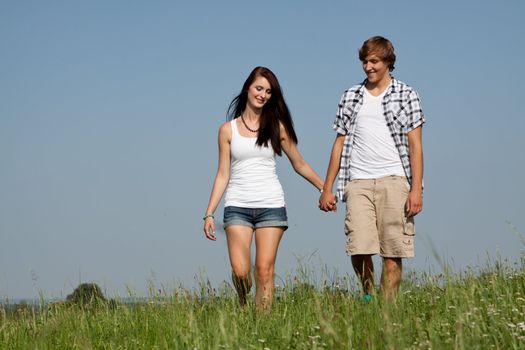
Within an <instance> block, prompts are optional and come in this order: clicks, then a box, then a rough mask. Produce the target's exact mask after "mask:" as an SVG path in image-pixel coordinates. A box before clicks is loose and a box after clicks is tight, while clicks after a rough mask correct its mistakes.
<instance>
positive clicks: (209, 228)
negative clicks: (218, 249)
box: [204, 216, 217, 241]
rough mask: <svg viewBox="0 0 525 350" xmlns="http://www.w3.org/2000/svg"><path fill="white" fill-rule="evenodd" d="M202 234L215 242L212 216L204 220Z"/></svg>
mask: <svg viewBox="0 0 525 350" xmlns="http://www.w3.org/2000/svg"><path fill="white" fill-rule="evenodd" d="M204 234H205V235H206V238H208V239H209V240H212V241H215V240H217V237H215V220H213V216H207V217H205V218H204Z"/></svg>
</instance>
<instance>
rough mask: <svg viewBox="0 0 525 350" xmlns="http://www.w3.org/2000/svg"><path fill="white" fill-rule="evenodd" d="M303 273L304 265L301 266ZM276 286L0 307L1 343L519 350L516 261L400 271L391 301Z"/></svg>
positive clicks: (524, 318) (339, 288)
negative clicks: (251, 293)
mask: <svg viewBox="0 0 525 350" xmlns="http://www.w3.org/2000/svg"><path fill="white" fill-rule="evenodd" d="M303 272H304V271H303ZM299 275H300V276H301V277H299V278H295V279H290V280H289V281H287V282H286V283H285V285H284V286H283V287H279V288H278V289H277V291H276V299H275V302H274V307H273V311H272V312H271V313H270V314H261V313H258V312H256V311H255V309H254V307H253V300H251V305H250V307H249V308H248V309H247V310H246V311H242V310H241V309H240V308H239V307H238V305H237V302H236V299H235V295H234V292H233V290H232V289H231V287H229V286H228V285H224V286H223V287H221V288H220V289H219V290H215V289H213V288H211V287H210V286H209V285H208V284H207V283H206V282H202V284H201V288H200V290H197V291H195V290H193V291H190V290H186V289H184V288H176V289H174V290H171V291H158V292H156V293H152V295H151V296H150V297H149V298H148V299H147V300H146V301H137V302H126V303H124V302H119V301H118V300H116V301H113V302H108V303H102V304H100V305H91V306H89V305H88V306H85V307H83V306H78V305H70V304H67V303H64V302H59V303H45V302H44V301H42V303H41V304H40V306H37V307H35V308H32V307H22V306H20V307H18V309H16V310H12V309H10V310H7V309H6V308H5V307H4V308H1V309H0V348H1V349H261V350H263V349H525V258H522V259H521V260H520V261H518V262H515V263H512V264H510V263H502V262H493V263H490V266H487V267H486V268H484V269H478V270H476V271H474V270H466V271H463V272H460V273H444V274H435V275H433V274H430V273H428V274H426V273H422V274H420V275H412V276H405V281H404V284H403V286H402V288H401V291H400V295H399V297H398V299H397V300H396V302H394V303H387V302H385V301H383V300H382V299H381V297H377V298H375V299H374V300H372V301H371V302H369V303H365V302H363V301H362V299H361V298H360V295H359V292H358V291H357V290H356V288H357V287H356V285H355V281H353V279H352V280H351V279H348V278H342V279H340V278H338V277H333V278H331V279H330V280H322V281H312V280H311V279H310V278H308V274H307V273H300V274H299Z"/></svg>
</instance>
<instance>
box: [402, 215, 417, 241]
mask: <svg viewBox="0 0 525 350" xmlns="http://www.w3.org/2000/svg"><path fill="white" fill-rule="evenodd" d="M415 234H416V229H415V226H414V217H413V216H410V217H406V216H405V215H403V235H404V236H403V243H405V244H413V239H414V235H415Z"/></svg>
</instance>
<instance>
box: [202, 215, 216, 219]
mask: <svg viewBox="0 0 525 350" xmlns="http://www.w3.org/2000/svg"><path fill="white" fill-rule="evenodd" d="M207 218H212V219H215V217H214V216H213V214H206V215H204V217H203V218H202V220H206V219H207Z"/></svg>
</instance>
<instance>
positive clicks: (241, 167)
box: [224, 119, 285, 208]
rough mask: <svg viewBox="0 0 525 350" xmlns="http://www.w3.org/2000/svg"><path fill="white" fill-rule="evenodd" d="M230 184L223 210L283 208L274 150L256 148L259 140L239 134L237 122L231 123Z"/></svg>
mask: <svg viewBox="0 0 525 350" xmlns="http://www.w3.org/2000/svg"><path fill="white" fill-rule="evenodd" d="M231 127H232V139H231V145H230V149H231V170H230V182H229V183H228V187H227V189H226V195H225V197H224V206H225V207H227V206H236V207H243V208H280V207H284V206H285V203H284V193H283V188H282V186H281V183H280V182H279V179H278V178H277V173H276V172H275V152H274V151H273V148H272V147H271V146H269V147H264V146H263V147H260V146H257V144H256V141H257V138H256V137H244V136H241V134H239V130H238V129H237V121H236V119H234V120H232V121H231Z"/></svg>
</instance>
